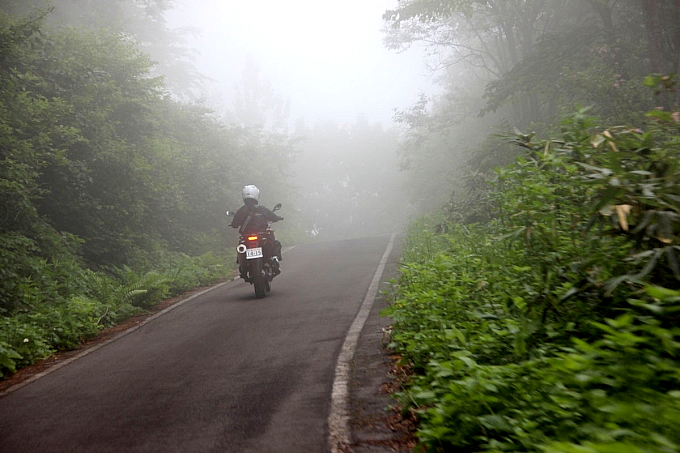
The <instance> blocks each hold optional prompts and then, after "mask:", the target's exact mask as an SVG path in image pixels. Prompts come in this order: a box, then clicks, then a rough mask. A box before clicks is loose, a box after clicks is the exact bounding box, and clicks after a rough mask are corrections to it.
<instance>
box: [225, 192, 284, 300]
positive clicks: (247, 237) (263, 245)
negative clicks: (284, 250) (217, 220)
mask: <svg viewBox="0 0 680 453" xmlns="http://www.w3.org/2000/svg"><path fill="white" fill-rule="evenodd" d="M279 209H281V203H279V204H277V205H276V206H274V209H272V212H275V211H278V210H279ZM227 215H228V216H233V215H235V212H232V211H227ZM254 215H255V216H258V214H254ZM257 224H265V222H264V221H262V222H257ZM241 230H242V228H241V229H239V241H238V246H237V247H236V252H237V262H238V265H239V271H240V274H241V278H243V280H245V281H246V282H248V283H250V284H251V285H253V286H254V287H255V295H256V296H257V298H258V299H262V298H263V297H265V296H266V295H267V293H268V292H269V291H271V282H272V280H273V279H274V277H275V276H276V275H278V274H279V262H278V257H277V256H275V255H274V253H273V252H274V249H275V247H276V246H275V244H274V231H273V230H272V229H271V222H266V227H265V228H264V229H262V230H261V231H257V232H250V233H246V232H243V231H241Z"/></svg>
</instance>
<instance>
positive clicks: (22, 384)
mask: <svg viewBox="0 0 680 453" xmlns="http://www.w3.org/2000/svg"><path fill="white" fill-rule="evenodd" d="M227 283H231V281H226V282H222V283H218V284H216V285H214V286H211V287H210V288H206V289H204V290H203V291H200V292H198V293H196V294H192V295H191V296H189V297H187V298H186V299H183V300H181V301H179V302H177V303H175V304H172V305H170V306H169V307H167V308H165V309H163V310H161V311H159V312H158V313H154V314H153V315H151V316H149V317H148V318H146V319H144V320H143V321H142V322H140V323H139V324H137V325H135V326H132V327H130V328H129V329H127V330H124V331H123V332H120V333H118V334H116V335H114V336H113V337H111V338H109V339H108V340H105V341H102V342H101V343H98V344H96V345H94V346H92V347H90V348H87V349H84V350H83V351H81V352H79V353H78V354H76V355H74V356H73V357H69V358H68V359H66V360H64V361H62V362H59V363H56V364H54V365H52V366H51V367H49V368H48V369H46V370H45V371H41V372H40V373H37V374H35V375H33V376H31V377H30V378H28V379H26V380H24V381H21V382H19V383H17V384H14V385H13V386H11V387H9V388H7V389H6V390H4V391H2V392H0V398H3V397H5V396H7V395H9V394H10V393H13V392H15V391H17V390H19V389H20V388H22V387H25V386H27V385H28V384H30V383H31V382H34V381H37V380H38V379H40V378H42V377H45V376H47V375H48V374H50V373H53V372H55V371H57V370H58V369H60V368H61V367H64V366H66V365H68V364H69V363H72V362H75V361H76V360H78V359H81V358H83V357H85V356H86V355H88V354H90V353H91V352H94V351H97V350H99V349H101V348H103V347H104V346H106V345H107V344H109V343H113V342H114V341H116V340H119V339H120V338H122V337H124V336H125V335H128V334H130V333H132V332H134V331H135V330H137V329H139V328H140V327H142V326H144V325H146V324H148V323H150V322H151V321H153V320H154V319H156V318H158V317H160V316H163V315H164V314H166V313H167V312H169V311H171V310H174V309H175V308H177V307H179V306H181V305H184V304H185V303H187V302H189V301H190V300H193V299H195V298H197V297H198V296H202V295H203V294H205V293H207V292H210V291H212V290H214V289H217V288H219V287H221V286H223V285H226V284H227Z"/></svg>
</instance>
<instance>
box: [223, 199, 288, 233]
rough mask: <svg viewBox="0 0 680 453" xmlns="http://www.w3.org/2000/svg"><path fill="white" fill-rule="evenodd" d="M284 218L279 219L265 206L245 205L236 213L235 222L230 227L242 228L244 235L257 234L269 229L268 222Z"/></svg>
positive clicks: (279, 218)
mask: <svg viewBox="0 0 680 453" xmlns="http://www.w3.org/2000/svg"><path fill="white" fill-rule="evenodd" d="M282 218H283V217H279V216H277V215H276V214H274V213H273V212H272V211H271V210H269V209H267V208H265V207H264V206H258V205H255V206H248V205H243V206H241V208H240V209H239V210H238V211H236V215H235V216H234V220H232V221H231V223H230V224H229V226H231V227H233V228H240V229H239V231H240V232H242V233H256V232H261V231H264V230H266V229H267V222H276V221H278V220H281V219H282Z"/></svg>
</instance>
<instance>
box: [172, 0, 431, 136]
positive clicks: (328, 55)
mask: <svg viewBox="0 0 680 453" xmlns="http://www.w3.org/2000/svg"><path fill="white" fill-rule="evenodd" d="M176 5H177V7H176V10H175V12H174V14H171V15H170V16H169V17H168V21H169V24H170V26H171V27H173V28H174V27H180V26H185V25H187V26H196V27H198V28H200V29H202V30H203V33H202V35H201V36H200V37H198V38H196V41H195V42H193V43H191V45H192V46H195V47H196V48H197V49H198V51H199V52H200V56H199V59H198V61H197V64H198V67H199V70H200V71H201V72H202V73H204V74H206V75H207V76H209V77H211V78H213V79H215V80H216V81H217V82H216V84H217V85H216V86H215V87H214V88H213V89H214V90H219V92H220V93H221V95H220V97H222V103H224V102H227V103H231V99H232V97H233V93H234V87H235V85H236V84H237V83H238V82H239V81H240V80H241V76H242V71H243V69H244V67H245V61H246V59H247V58H248V57H250V58H252V59H253V60H254V61H255V62H256V64H257V65H258V66H259V68H260V74H261V76H262V77H264V78H265V79H266V80H268V81H269V82H270V83H271V84H272V87H273V90H274V92H275V93H276V94H277V95H278V96H280V97H282V98H283V99H287V100H289V101H290V104H291V121H292V122H295V121H296V120H297V119H299V118H301V117H302V118H304V120H305V122H306V123H307V125H310V126H311V125H314V124H315V123H317V122H319V121H324V120H331V119H332V120H336V121H338V122H339V123H351V122H354V121H355V120H356V119H357V117H358V116H359V115H363V116H365V117H366V118H367V119H368V120H369V121H370V122H381V123H383V124H384V125H386V126H387V125H389V123H390V122H391V119H392V115H393V111H394V109H395V108H399V109H401V108H405V107H408V106H410V105H411V104H413V103H414V102H416V101H417V99H418V93H420V92H423V91H424V92H426V93H429V92H431V91H432V88H431V84H430V82H429V81H428V80H427V79H426V77H425V75H424V74H425V70H424V64H423V62H422V59H423V57H422V54H420V53H419V52H418V51H417V50H413V51H409V52H406V53H403V54H397V53H396V52H394V51H390V50H387V49H386V48H385V47H384V45H383V43H382V40H383V35H382V33H381V32H380V29H381V28H382V26H383V23H382V14H383V12H384V11H385V10H387V9H390V8H394V6H395V5H396V0H335V1H332V0H287V1H283V0H176Z"/></svg>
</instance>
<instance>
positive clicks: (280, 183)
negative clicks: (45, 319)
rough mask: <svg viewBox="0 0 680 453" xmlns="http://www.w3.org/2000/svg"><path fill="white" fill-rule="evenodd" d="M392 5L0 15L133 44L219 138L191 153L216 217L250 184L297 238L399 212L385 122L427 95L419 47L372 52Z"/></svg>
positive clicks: (208, 6)
mask: <svg viewBox="0 0 680 453" xmlns="http://www.w3.org/2000/svg"><path fill="white" fill-rule="evenodd" d="M397 4H398V2H397V0H373V1H366V0H347V1H344V2H342V3H335V2H321V1H318V0H294V1H289V2H280V1H275V0H261V1H257V2H244V1H231V0H230V1H225V0H172V1H164V0H121V1H117V2H108V1H104V0H93V1H85V0H54V1H50V2H46V1H43V0H2V1H1V2H0V9H2V10H4V11H7V12H10V13H12V14H22V15H27V14H36V12H35V10H34V8H36V7H37V8H43V10H44V11H46V10H49V12H48V13H47V14H46V15H45V22H46V23H47V24H49V25H50V26H56V28H55V32H56V33H59V31H58V30H63V29H64V27H72V26H75V27H77V28H80V27H85V28H86V29H91V30H103V31H105V32H113V33H114V34H117V35H118V36H120V38H121V39H123V40H126V41H129V42H133V43H136V45H137V46H138V48H139V49H140V50H141V52H143V53H145V54H148V55H149V57H150V58H151V60H152V61H153V62H154V63H153V65H152V66H151V68H150V70H151V73H150V74H149V76H162V77H163V81H164V90H165V92H167V93H168V94H169V95H170V97H171V99H172V101H173V102H176V103H177V104H178V105H186V106H192V107H193V106H198V107H199V108H200V109H205V111H206V112H208V113H206V115H207V117H209V118H210V120H211V121H212V120H213V119H214V120H215V121H217V122H218V123H220V124H221V125H222V126H223V127H224V135H223V136H221V137H220V138H216V139H215V140H217V143H219V144H218V145H214V144H212V143H210V144H208V142H209V140H206V144H205V145H197V149H196V150H194V151H192V152H194V153H198V154H203V153H205V152H206V151H207V149H206V148H205V147H211V148H216V149H219V150H221V151H220V152H221V153H223V155H215V157H214V159H216V162H214V163H213V165H215V166H219V167H220V170H219V171H220V172H222V175H227V176H225V183H226V184H225V185H224V187H222V188H220V190H221V191H222V192H223V193H224V194H225V195H223V196H222V198H223V200H222V205H223V207H224V209H225V210H226V209H232V210H233V209H235V208H237V206H236V205H237V204H238V203H239V202H240V200H239V195H240V188H241V187H242V186H243V185H246V184H255V185H257V186H258V187H260V188H261V189H262V193H263V204H265V205H268V206H269V207H271V206H273V205H274V204H275V203H277V202H283V204H284V209H283V210H282V215H284V217H285V218H286V223H285V225H283V226H282V227H281V228H282V229H283V230H288V232H286V231H284V234H290V235H291V236H295V237H298V238H299V237H302V236H303V235H306V236H307V237H323V236H329V237H330V236H332V237H346V236H348V235H363V234H368V233H370V234H374V233H375V232H376V231H380V232H391V231H392V230H395V229H399V228H401V226H402V225H403V224H404V222H405V221H406V219H407V218H408V215H409V212H411V208H410V207H409V205H408V204H409V203H408V200H407V199H408V197H407V196H406V194H405V187H404V183H403V182H404V180H405V175H404V174H403V173H401V172H400V171H399V160H400V157H399V155H398V149H399V135H400V133H401V129H400V126H401V125H400V124H398V123H397V122H395V113H396V112H398V111H403V110H405V109H408V108H410V106H412V105H413V104H414V103H416V102H417V101H418V99H419V98H420V97H421V95H422V94H423V93H426V94H429V93H432V92H433V91H434V90H435V88H434V84H433V83H432V81H431V80H430V79H429V78H428V71H427V69H426V67H425V64H424V63H423V57H422V48H418V47H417V46H416V47H414V48H412V49H410V50H408V51H404V52H396V51H394V50H389V49H387V47H386V46H385V44H384V42H383V40H384V38H385V32H384V30H383V29H384V27H385V23H384V21H383V18H382V16H383V14H384V13H385V11H386V10H388V9H390V8H395V7H396V6H397ZM84 36H85V35H84ZM85 39H88V38H85ZM86 64H90V63H89V62H88V63H86ZM95 64H96V63H95ZM95 69H96V68H95ZM192 121H193V119H189V122H188V124H187V127H191V126H190V125H189V124H190V123H191V122H192ZM126 138H127V137H125V136H121V137H120V139H121V140H126ZM192 147H193V146H192ZM166 151H169V150H166ZM212 153H214V151H213V150H210V151H209V152H208V154H212ZM205 166H206V167H209V165H207V164H205ZM254 167H255V168H254ZM177 195H178V196H181V195H182V194H181V193H178V194H177ZM222 212H224V211H222ZM225 223H226V222H225ZM219 226H220V227H221V226H223V225H219Z"/></svg>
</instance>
